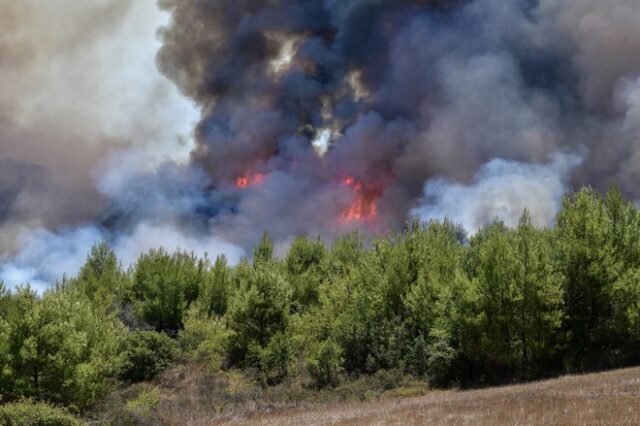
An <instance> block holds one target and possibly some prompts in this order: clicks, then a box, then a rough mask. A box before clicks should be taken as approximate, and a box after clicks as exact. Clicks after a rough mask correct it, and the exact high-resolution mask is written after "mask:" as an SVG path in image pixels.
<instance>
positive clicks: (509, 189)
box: [412, 154, 580, 234]
mask: <svg viewBox="0 0 640 426" xmlns="http://www.w3.org/2000/svg"><path fill="white" fill-rule="evenodd" d="M579 163H580V157H578V156H577V155H570V154H556V156H555V157H554V159H553V161H552V162H551V163H549V164H528V163H521V162H517V161H509V160H503V159H495V160H492V161H490V162H489V163H487V164H485V165H484V166H482V167H481V168H480V170H479V171H478V173H477V174H476V175H475V178H474V181H473V183H472V184H470V185H464V184H460V183H454V182H450V181H448V180H446V179H441V178H437V179H431V180H429V181H428V182H427V183H426V185H425V189H424V200H423V203H422V205H421V206H420V207H417V208H415V209H414V210H413V211H412V215H413V216H415V217H418V218H420V219H421V220H423V221H429V220H442V219H444V218H449V219H451V220H452V221H453V222H454V223H458V224H461V225H463V226H464V228H465V229H466V230H467V231H468V232H470V233H471V234H475V233H476V232H477V231H478V230H479V229H480V228H481V227H482V226H484V225H486V224H488V223H490V222H492V221H494V220H500V221H503V222H504V223H505V224H506V225H508V226H515V225H517V224H518V220H519V219H520V217H521V215H522V213H523V211H524V210H525V209H528V210H529V212H530V214H531V219H532V222H533V223H534V224H535V225H537V226H551V225H552V224H553V221H554V217H555V214H556V213H557V211H558V210H559V208H560V206H561V202H562V196H563V195H564V193H565V192H566V190H567V188H566V178H567V177H568V174H569V172H570V171H571V169H572V168H573V167H575V166H577V165H578V164H579Z"/></svg>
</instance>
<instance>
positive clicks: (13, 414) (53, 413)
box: [0, 400, 81, 426]
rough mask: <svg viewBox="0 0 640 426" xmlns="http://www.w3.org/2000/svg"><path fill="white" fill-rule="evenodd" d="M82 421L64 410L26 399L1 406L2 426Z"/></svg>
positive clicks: (71, 424) (65, 424)
mask: <svg viewBox="0 0 640 426" xmlns="http://www.w3.org/2000/svg"><path fill="white" fill-rule="evenodd" d="M80 424H81V423H80V421H78V420H77V419H76V418H75V417H73V416H71V415H70V414H68V413H66V412H65V411H64V410H62V409H60V408H56V407H52V406H51V405H47V404H45V403H41V402H34V401H30V400H26V401H23V402H16V403H11V404H6V405H4V406H1V407H0V425H2V426H79V425H80Z"/></svg>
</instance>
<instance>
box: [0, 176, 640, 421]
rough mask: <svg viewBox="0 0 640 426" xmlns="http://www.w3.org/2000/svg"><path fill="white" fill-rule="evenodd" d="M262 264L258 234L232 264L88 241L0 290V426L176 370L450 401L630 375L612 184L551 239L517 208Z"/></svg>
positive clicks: (638, 230)
mask: <svg viewBox="0 0 640 426" xmlns="http://www.w3.org/2000/svg"><path fill="white" fill-rule="evenodd" d="M273 250H274V249H273V243H272V241H271V240H270V238H269V236H268V235H267V234H265V235H264V236H263V238H262V240H261V241H259V242H258V243H257V244H256V245H255V248H254V252H253V255H252V257H251V259H250V260H248V259H247V260H243V261H241V262H240V263H239V264H237V265H233V266H231V265H229V264H228V262H227V261H226V259H225V258H224V257H219V258H217V259H207V258H198V257H196V256H195V255H193V254H191V253H188V252H176V253H169V252H167V251H165V250H164V249H162V248H158V249H157V250H152V251H150V252H148V253H145V254H143V255H141V256H140V257H139V259H138V261H137V262H136V263H135V264H134V265H132V266H131V267H128V268H126V269H125V268H123V266H122V265H121V263H120V262H119V260H118V259H117V257H116V255H115V254H114V252H113V251H112V250H111V249H110V247H109V246H108V245H107V244H105V243H102V244H98V245H96V246H94V247H93V249H92V251H91V253H89V254H88V257H87V259H86V263H85V264H84V266H83V267H82V269H81V270H80V272H79V273H78V275H77V276H75V277H65V278H64V279H63V280H61V281H60V282H58V283H57V284H56V285H55V286H54V287H52V288H51V289H50V290H48V291H46V292H44V293H43V294H37V293H36V292H35V291H34V290H33V289H32V288H30V287H29V285H28V283H25V285H24V286H21V287H18V288H15V289H9V288H6V286H0V401H1V402H2V403H3V404H5V408H0V423H2V419H3V416H5V419H9V418H10V416H12V415H15V413H16V412H18V411H20V410H21V409H22V410H23V411H24V410H26V409H25V405H26V406H27V407H28V406H29V405H30V404H31V405H33V406H36V405H39V406H41V409H42V410H47V409H51V410H55V409H57V408H55V407H61V408H63V409H64V410H67V411H68V412H71V413H75V414H82V413H83V412H84V411H86V410H87V409H89V408H90V407H92V406H93V405H94V404H96V403H97V402H98V401H100V400H101V399H103V398H104V397H105V396H106V395H108V394H109V392H111V391H112V390H113V389H114V388H115V387H117V386H121V385H123V384H130V383H136V382H141V381H146V380H150V379H153V378H154V377H155V376H156V375H158V374H160V373H161V372H162V371H163V370H165V369H167V368H170V367H171V366H173V365H175V364H176V363H180V362H187V361H188V362H198V363H202V364H206V365H208V366H209V367H210V368H213V369H217V370H219V371H228V370H242V371H251V372H252V374H253V376H252V377H255V381H256V382H257V383H258V384H259V385H260V386H264V387H269V386H274V385H277V384H278V383H280V382H282V381H283V380H285V379H287V378H290V377H293V376H304V377H307V378H308V383H307V386H308V387H309V388H312V389H318V390H319V389H323V388H331V387H334V386H337V385H338V384H340V383H342V382H347V381H350V380H355V379H357V378H359V377H363V376H367V375H373V374H376V373H377V372H380V371H391V370H394V371H401V372H402V373H403V374H407V375H410V376H412V377H414V378H416V379H419V380H424V381H425V382H427V383H429V386H431V387H442V388H447V387H453V386H455V387H472V386H473V387H475V386H488V385H493V384H499V383H515V382H524V381H530V380H534V379H540V378H545V377H552V376H555V375H559V374H563V373H568V372H586V371H597V370H605V369H610V368H616V367H622V366H630V365H637V364H639V363H640V210H639V209H638V207H636V205H635V204H634V203H632V202H629V201H627V200H625V199H624V197H623V196H622V195H621V193H620V191H619V190H618V189H617V188H615V187H612V188H611V189H609V191H607V193H606V194H602V193H599V192H597V191H596V190H594V189H591V188H583V189H581V190H579V191H577V192H574V193H571V194H568V195H566V196H565V197H564V199H563V203H562V208H561V209H560V211H559V213H558V214H557V218H556V224H555V226H554V227H552V228H549V229H540V228H537V227H536V226H534V225H533V224H532V222H531V218H530V216H529V214H528V212H527V211H526V210H525V211H524V212H523V214H522V217H521V219H520V223H519V225H518V226H517V227H515V228H510V227H507V226H505V225H504V224H503V223H501V222H499V221H496V222H494V223H491V224H489V225H487V226H485V227H484V228H482V229H481V230H480V231H479V232H477V233H476V234H475V235H473V236H468V235H467V234H466V232H465V230H464V229H462V228H461V227H460V226H457V225H456V224H454V223H452V222H451V221H448V220H445V221H443V222H430V223H418V222H414V223H409V224H407V226H406V227H405V229H404V230H403V231H402V232H399V233H393V234H390V235H387V236H385V237H381V238H378V239H374V240H373V241H370V240H368V239H367V238H366V237H365V236H363V235H361V234H359V233H357V232H354V233H351V234H348V235H344V236H343V237H341V238H339V239H338V240H336V241H335V242H334V243H333V244H331V245H327V244H326V243H325V242H323V241H322V240H321V239H319V238H316V237H313V236H312V237H300V238H297V239H296V240H294V241H293V242H292V243H291V246H290V248H289V251H288V254H286V256H284V257H283V258H279V257H276V256H274V253H273ZM45 404H50V405H45ZM8 407H12V408H8ZM20 407H22V408H20ZM3 410H4V411H3ZM12 413H13V414H12ZM7 423H8V424H11V423H10V420H9V421H7Z"/></svg>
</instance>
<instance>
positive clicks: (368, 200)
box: [342, 176, 380, 222]
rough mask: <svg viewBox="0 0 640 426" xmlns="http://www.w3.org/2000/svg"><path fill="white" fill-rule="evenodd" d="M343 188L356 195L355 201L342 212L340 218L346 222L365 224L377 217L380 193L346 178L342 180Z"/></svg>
mask: <svg viewBox="0 0 640 426" xmlns="http://www.w3.org/2000/svg"><path fill="white" fill-rule="evenodd" d="M342 184H343V185H344V186H348V187H349V188H351V189H353V191H354V192H355V193H356V199H355V201H354V202H353V203H352V204H351V205H350V206H349V207H348V208H347V209H346V210H345V211H344V213H343V215H342V217H343V219H344V220H346V221H358V222H366V221H373V220H375V219H376V217H377V216H378V198H379V197H380V191H378V190H376V189H371V188H366V187H365V186H364V185H363V184H362V183H361V182H358V181H357V180H356V179H355V178H354V177H352V176H347V177H345V178H344V179H343V180H342Z"/></svg>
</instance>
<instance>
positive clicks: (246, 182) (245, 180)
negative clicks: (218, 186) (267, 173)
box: [235, 173, 264, 189]
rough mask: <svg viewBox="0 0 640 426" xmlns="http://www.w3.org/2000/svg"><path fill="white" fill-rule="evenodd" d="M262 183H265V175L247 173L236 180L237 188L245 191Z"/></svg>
mask: <svg viewBox="0 0 640 426" xmlns="http://www.w3.org/2000/svg"><path fill="white" fill-rule="evenodd" d="M262 182H264V175H263V174H262V173H245V174H244V175H242V176H240V177H238V178H236V181H235V186H236V188H238V189H244V188H248V187H250V186H256V185H260V184H261V183H262Z"/></svg>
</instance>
